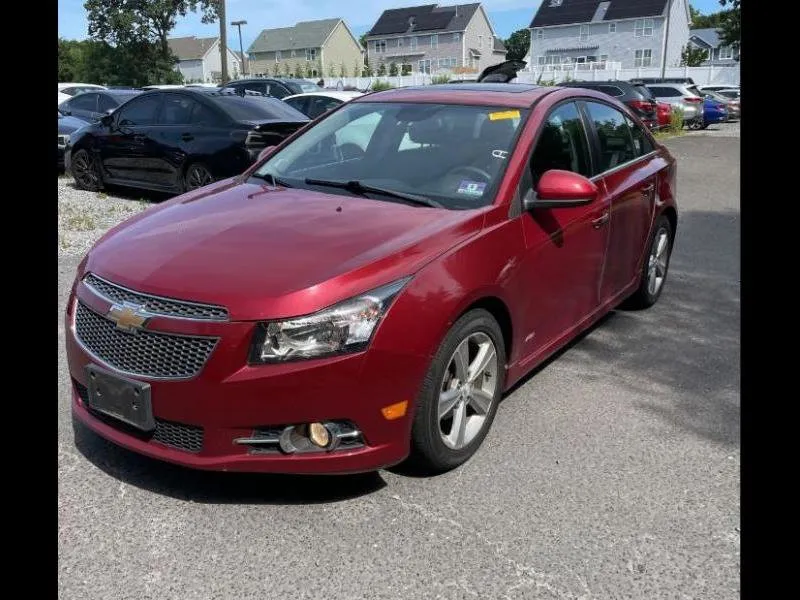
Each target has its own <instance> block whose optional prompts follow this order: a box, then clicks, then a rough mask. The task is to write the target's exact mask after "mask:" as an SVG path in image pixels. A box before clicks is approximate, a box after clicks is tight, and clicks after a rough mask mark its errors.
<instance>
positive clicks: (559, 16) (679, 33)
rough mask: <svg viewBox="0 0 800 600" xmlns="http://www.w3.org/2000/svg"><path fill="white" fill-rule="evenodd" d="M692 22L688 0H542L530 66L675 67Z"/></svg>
mask: <svg viewBox="0 0 800 600" xmlns="http://www.w3.org/2000/svg"><path fill="white" fill-rule="evenodd" d="M690 21H691V18H690V15H689V2H688V0H610V1H605V2H603V1H601V0H542V4H541V5H540V6H539V10H538V11H536V15H535V16H534V17H533V20H532V21H531V24H530V30H531V51H530V57H531V63H532V66H533V67H534V68H536V67H538V68H564V67H565V66H566V67H567V68H579V69H580V68H582V67H575V63H578V64H582V63H601V64H602V63H604V62H611V63H618V64H619V65H620V68H623V69H630V68H637V67H661V66H662V65H663V64H664V62H663V61H666V64H665V66H667V67H672V66H678V65H680V60H681V51H682V50H683V48H684V47H685V46H686V44H687V43H688V41H689V24H690ZM556 65H561V66H560V67H559V66H556ZM583 68H591V67H590V66H589V65H587V66H586V67H583Z"/></svg>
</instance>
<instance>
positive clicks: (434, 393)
mask: <svg viewBox="0 0 800 600" xmlns="http://www.w3.org/2000/svg"><path fill="white" fill-rule="evenodd" d="M505 364H506V356H505V347H504V345H503V333H502V331H501V330H500V326H499V325H498V324H497V321H496V320H495V319H494V317H493V316H492V315H491V314H490V313H489V312H488V311H486V310H483V309H475V310H471V311H469V312H468V313H466V314H465V315H463V316H462V317H461V318H460V319H458V321H456V322H455V324H453V326H452V327H451V328H450V331H449V332H448V333H447V335H446V336H445V338H444V340H443V341H442V344H441V345H440V346H439V350H438V351H437V353H436V356H435V357H434V359H433V361H432V362H431V366H430V368H429V369H428V373H427V375H426V377H425V380H424V382H423V385H422V389H421V391H420V394H419V397H418V398H417V407H416V413H415V414H414V422H413V425H412V429H411V453H410V455H409V458H408V465H409V466H411V467H412V468H413V469H415V470H419V471H422V472H425V473H431V474H432V473H441V472H444V471H448V470H450V469H453V468H455V467H457V466H459V465H460V464H462V463H464V462H466V461H467V460H468V459H469V458H470V457H471V456H472V455H473V454H475V452H476V451H477V449H478V448H479V447H480V445H481V443H482V442H483V440H484V438H485V437H486V434H487V433H488V432H489V428H490V427H491V425H492V421H494V416H495V414H496V412H497V405H498V404H499V402H500V396H501V394H502V391H503V383H504V381H505Z"/></svg>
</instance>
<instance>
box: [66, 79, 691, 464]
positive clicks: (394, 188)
mask: <svg viewBox="0 0 800 600" xmlns="http://www.w3.org/2000/svg"><path fill="white" fill-rule="evenodd" d="M675 176H676V165H675V160H674V158H673V157H672V156H671V155H670V153H669V152H668V151H667V150H666V149H665V148H664V147H663V146H661V145H660V144H659V143H658V142H657V141H655V140H654V139H653V137H652V136H651V135H650V133H649V132H648V131H647V129H646V128H645V127H643V126H642V124H641V122H639V121H638V120H637V119H636V117H634V116H633V115H632V114H631V112H630V111H629V110H628V109H627V108H626V107H625V106H624V105H622V104H620V103H618V102H616V101H615V100H613V99H612V98H610V97H609V96H607V95H605V94H602V93H599V92H592V91H589V90H585V89H575V88H559V87H537V86H530V85H523V84H486V83H482V84H460V85H437V86H428V87H424V88H406V89H398V90H390V91H385V92H379V93H374V94H370V95H367V96H364V97H362V98H359V99H356V100H354V101H352V102H349V103H347V104H345V105H343V106H342V107H341V108H338V109H336V110H334V111H332V112H331V113H329V114H328V115H326V116H324V117H323V118H321V119H320V120H319V121H318V122H315V123H314V124H312V125H311V126H309V127H307V128H304V129H303V130H301V131H299V132H298V133H296V134H294V135H293V136H292V137H291V138H289V139H287V140H285V141H284V142H283V143H282V144H281V145H280V146H278V147H276V148H274V149H271V151H267V152H265V155H264V156H263V157H262V158H261V159H260V160H259V161H258V162H257V164H256V165H254V166H253V167H252V168H251V169H249V170H248V171H247V172H246V173H244V174H242V175H241V176H238V177H235V178H232V179H227V180H225V181H220V182H217V183H214V184H212V185H209V186H207V187H205V188H201V189H199V190H195V191H192V192H190V193H187V194H184V195H182V196H178V197H176V198H174V199H172V200H170V201H167V202H165V203H162V204H160V205H157V206H153V207H152V208H150V209H149V210H147V211H145V212H144V213H141V214H139V215H137V216H135V217H133V218H132V219H130V220H128V221H126V222H125V223H123V224H121V225H119V226H118V227H116V228H114V229H112V230H111V231H109V232H108V233H107V234H106V235H105V236H104V237H103V238H102V239H101V240H100V241H99V242H98V243H97V244H96V245H95V246H94V248H93V249H92V250H91V251H90V252H89V254H88V255H87V256H86V258H85V259H84V260H83V262H82V263H81V265H80V266H79V268H78V273H77V278H76V280H75V284H74V287H73V290H72V295H71V298H70V301H69V304H68V309H67V314H66V323H67V331H68V334H67V342H66V344H67V353H68V358H69V368H70V372H71V375H72V383H73V392H74V393H73V411H74V413H75V415H76V416H77V418H78V419H80V420H81V421H82V422H83V423H85V424H86V425H87V426H88V427H90V428H91V429H92V430H94V431H95V432H97V433H98V434H100V435H101V436H103V437H105V438H107V439H109V440H111V441H113V442H115V443H117V444H119V445H121V446H124V447H125V448H128V449H130V450H133V451H135V452H139V453H141V454H145V455H147V456H151V457H154V458H158V459H162V460H166V461H170V462H173V463H177V464H181V465H185V466H188V467H195V468H200V469H215V470H225V471H271V472H292V473H318V472H326V473H344V472H356V471H369V470H374V469H378V468H381V467H385V466H388V465H392V464H396V463H399V462H401V461H404V460H406V459H408V460H410V461H412V462H413V463H414V464H415V465H416V466H417V467H418V468H420V469H423V470H426V471H428V472H435V471H442V470H446V469H450V468H453V467H455V466H457V465H459V464H461V463H463V462H464V461H466V460H467V459H468V458H469V457H470V456H471V455H472V454H473V453H474V452H475V451H476V450H477V449H478V447H479V446H480V444H481V442H482V441H483V440H484V438H485V436H486V434H487V432H488V430H489V427H490V426H491V423H492V420H493V419H494V416H495V413H496V411H497V409H498V403H499V401H500V398H501V396H502V394H503V392H504V391H506V390H508V389H509V387H511V386H512V385H514V383H516V382H517V381H519V380H520V378H521V377H523V376H524V375H525V374H526V373H528V372H530V371H531V369H533V368H534V367H536V366H537V365H538V364H540V363H541V362H542V361H544V360H545V359H546V358H547V357H548V356H550V355H552V354H553V353H554V352H556V351H557V350H558V349H559V348H561V347H563V346H564V345H565V344H567V343H568V342H569V341H570V340H572V339H574V338H575V336H577V335H578V334H579V333H581V332H582V331H584V330H586V329H587V328H589V327H590V326H591V325H592V324H593V323H595V322H596V321H597V320H598V319H600V317H602V316H603V315H604V314H605V313H607V312H609V311H611V310H612V309H614V308H615V307H617V306H618V305H620V304H621V303H626V304H628V305H631V306H636V307H640V308H642V307H648V306H651V305H652V304H654V303H655V302H656V300H658V298H659V295H660V294H661V292H662V290H663V288H664V282H665V279H666V276H667V268H668V265H669V257H670V251H671V249H672V242H673V239H674V235H675V228H676V224H677V210H676V204H675Z"/></svg>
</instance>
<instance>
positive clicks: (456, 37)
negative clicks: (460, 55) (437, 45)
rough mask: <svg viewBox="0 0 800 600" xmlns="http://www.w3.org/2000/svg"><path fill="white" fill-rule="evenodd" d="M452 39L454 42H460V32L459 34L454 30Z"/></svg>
mask: <svg viewBox="0 0 800 600" xmlns="http://www.w3.org/2000/svg"><path fill="white" fill-rule="evenodd" d="M453 41H454V42H460V41H461V34H460V33H459V32H457V31H456V32H455V33H454V34H453Z"/></svg>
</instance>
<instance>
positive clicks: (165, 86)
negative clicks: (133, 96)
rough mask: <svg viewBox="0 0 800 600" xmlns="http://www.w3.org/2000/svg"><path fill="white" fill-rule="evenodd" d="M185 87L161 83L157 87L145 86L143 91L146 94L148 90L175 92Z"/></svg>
mask: <svg viewBox="0 0 800 600" xmlns="http://www.w3.org/2000/svg"><path fill="white" fill-rule="evenodd" d="M184 87H186V86H185V85H179V84H175V83H159V84H156V85H145V86H142V89H143V90H144V91H145V92H146V91H148V90H175V89H178V88H184Z"/></svg>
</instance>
